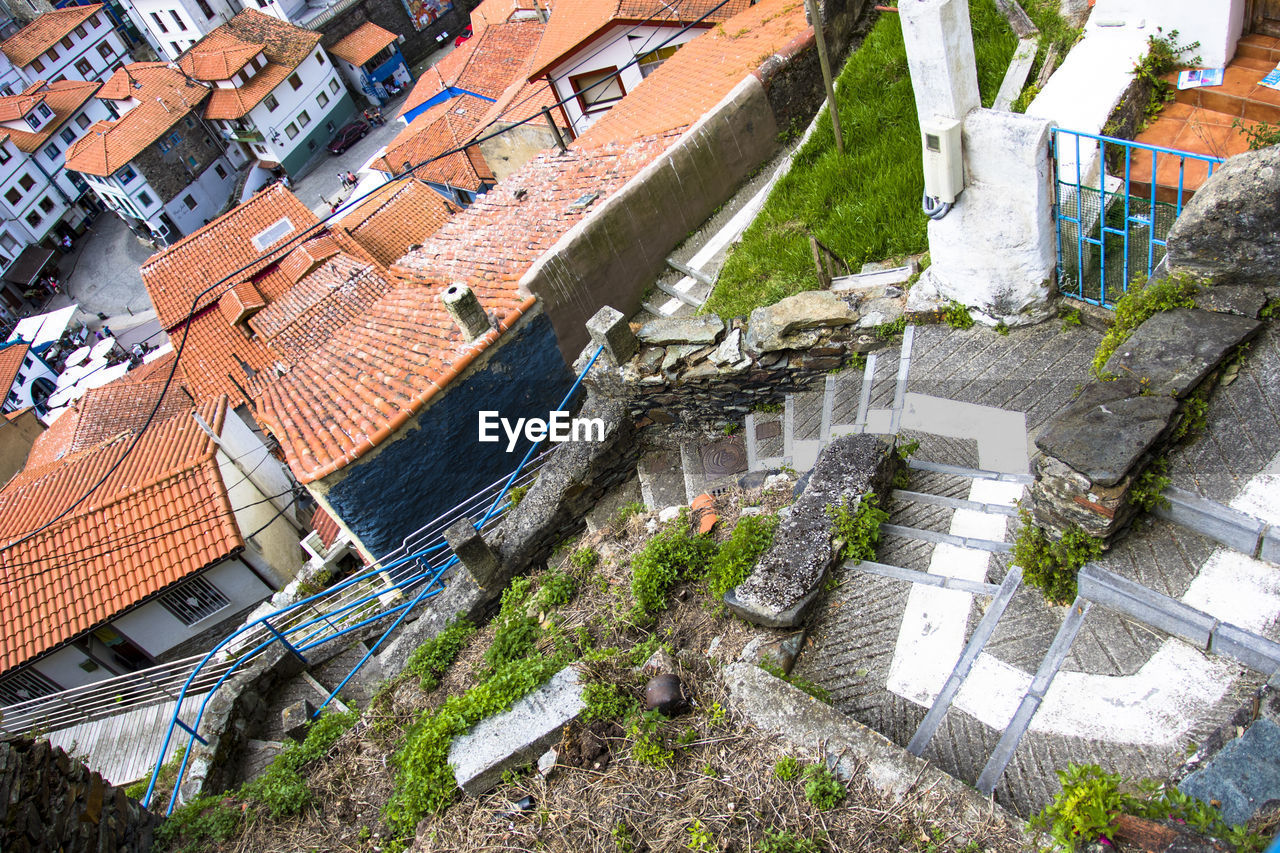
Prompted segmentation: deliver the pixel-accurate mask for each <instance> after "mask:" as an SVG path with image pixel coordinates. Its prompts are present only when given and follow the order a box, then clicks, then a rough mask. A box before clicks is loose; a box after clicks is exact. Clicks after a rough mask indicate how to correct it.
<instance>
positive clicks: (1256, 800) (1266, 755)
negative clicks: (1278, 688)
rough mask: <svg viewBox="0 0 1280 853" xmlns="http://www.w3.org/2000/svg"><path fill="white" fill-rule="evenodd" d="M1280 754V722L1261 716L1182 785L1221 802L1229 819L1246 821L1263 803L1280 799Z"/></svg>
mask: <svg viewBox="0 0 1280 853" xmlns="http://www.w3.org/2000/svg"><path fill="white" fill-rule="evenodd" d="M1278 755H1280V726H1278V725H1276V723H1275V722H1273V721H1272V720H1269V719H1261V720H1257V721H1256V722H1254V723H1253V724H1252V725H1251V726H1249V728H1248V729H1247V730H1246V731H1245V733H1244V735H1243V736H1242V737H1239V738H1237V739H1236V740H1234V741H1232V742H1231V743H1229V744H1227V745H1226V746H1224V747H1223V748H1222V749H1221V751H1219V752H1218V754H1217V755H1215V756H1214V757H1213V758H1212V759H1210V760H1209V762H1208V764H1206V765H1205V766H1204V767H1202V768H1201V769H1199V770H1197V771H1195V772H1194V773H1192V774H1190V775H1189V776H1187V778H1186V779H1183V780H1182V782H1181V784H1179V785H1178V789H1179V790H1181V791H1182V792H1183V793H1184V794H1190V795H1191V796H1193V797H1196V798H1197V799H1200V800H1203V801H1204V802H1206V803H1207V802H1209V801H1210V800H1217V801H1219V802H1221V803H1222V806H1221V811H1222V817H1223V819H1224V820H1225V821H1226V822H1227V823H1229V824H1241V823H1244V822H1246V821H1247V820H1249V819H1250V818H1251V817H1253V815H1254V812H1255V811H1257V809H1258V807H1259V806H1262V805H1263V804H1265V803H1266V802H1267V801H1269V800H1280V761H1277V760H1276V756H1278Z"/></svg>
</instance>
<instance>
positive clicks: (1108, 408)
mask: <svg viewBox="0 0 1280 853" xmlns="http://www.w3.org/2000/svg"><path fill="white" fill-rule="evenodd" d="M1139 391H1140V389H1139V387H1138V383H1137V381H1136V380H1133V379H1119V380H1116V381H1115V382H1094V383H1091V384H1090V385H1087V386H1085V389H1084V391H1082V392H1081V394H1080V396H1079V397H1078V398H1076V400H1075V401H1074V402H1072V403H1071V404H1070V405H1068V406H1067V407H1066V408H1065V409H1063V410H1062V411H1061V412H1059V413H1058V415H1057V416H1055V417H1054V418H1053V419H1052V420H1051V421H1050V422H1049V423H1048V424H1047V425H1046V426H1045V428H1044V430H1043V431H1042V432H1041V433H1040V435H1038V436H1036V447H1038V448H1040V449H1041V450H1042V451H1044V453H1045V454H1046V455H1048V456H1052V457H1053V458H1054V459H1058V460H1061V461H1062V462H1064V463H1066V464H1067V465H1069V466H1070V467H1071V468H1073V469H1075V470H1076V471H1079V472H1080V473H1081V474H1084V475H1085V476H1086V477H1088V478H1089V479H1090V481H1092V482H1093V483H1094V484H1095V485H1099V486H1113V485H1115V484H1116V483H1118V482H1120V480H1122V479H1123V478H1124V476H1125V475H1126V474H1127V473H1128V472H1129V470H1130V469H1131V468H1132V467H1133V465H1134V463H1136V462H1137V461H1138V459H1139V458H1140V457H1141V456H1142V454H1144V453H1146V452H1147V450H1148V448H1150V447H1151V445H1152V444H1154V443H1155V442H1156V440H1157V439H1158V438H1159V437H1160V435H1161V434H1162V433H1163V432H1164V431H1165V429H1166V428H1167V427H1168V425H1169V419H1170V418H1172V417H1173V414H1174V412H1176V411H1177V408H1178V402H1177V401H1176V400H1174V399H1173V398H1172V397H1169V396H1141V395H1140V394H1139Z"/></svg>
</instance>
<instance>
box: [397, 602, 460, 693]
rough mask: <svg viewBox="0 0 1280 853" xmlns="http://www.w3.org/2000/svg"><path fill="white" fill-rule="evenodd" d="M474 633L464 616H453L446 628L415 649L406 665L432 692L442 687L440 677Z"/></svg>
mask: <svg viewBox="0 0 1280 853" xmlns="http://www.w3.org/2000/svg"><path fill="white" fill-rule="evenodd" d="M475 632H476V628H475V626H474V625H472V624H471V623H470V622H469V621H467V618H466V617H465V616H462V615H461V614H460V615H458V616H456V617H454V619H453V620H452V621H451V622H449V624H448V625H446V626H445V629H444V630H443V631H441V632H440V633H439V634H436V635H435V636H434V637H432V638H431V639H430V640H427V641H426V642H425V643H423V644H422V645H420V646H418V648H416V649H414V650H413V654H412V655H410V656H409V661H408V663H407V664H406V665H405V668H406V669H408V670H409V672H411V673H413V674H414V675H416V676H418V678H419V679H420V680H421V683H422V689H423V690H425V691H427V692H428V693H430V692H431V691H432V690H435V689H436V688H437V687H439V686H440V679H441V677H443V676H444V674H445V671H446V670H448V669H449V667H450V666H452V665H453V662H454V661H455V660H457V658H458V654H459V653H460V652H461V651H462V649H463V647H464V646H466V644H467V640H469V639H471V635H472V634H474V633H475Z"/></svg>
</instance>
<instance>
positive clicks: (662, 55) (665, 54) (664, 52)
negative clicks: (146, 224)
mask: <svg viewBox="0 0 1280 853" xmlns="http://www.w3.org/2000/svg"><path fill="white" fill-rule="evenodd" d="M679 49H680V45H678V44H669V45H667V46H666V47H660V48H658V49H657V50H651V51H649V52H648V53H644V54H641V55H640V56H639V57H638V60H637V61H638V62H639V64H640V76H641V77H648V76H649V75H650V74H652V73H653V72H655V71H657V70H658V66H659V65H661V64H662V63H664V62H666V61H667V60H668V59H670V58H671V57H672V55H673V54H675V52H676V51H677V50H679Z"/></svg>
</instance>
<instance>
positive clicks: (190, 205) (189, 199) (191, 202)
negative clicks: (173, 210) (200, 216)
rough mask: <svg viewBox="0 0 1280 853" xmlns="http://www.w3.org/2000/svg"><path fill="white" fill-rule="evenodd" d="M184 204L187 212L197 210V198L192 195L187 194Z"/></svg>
mask: <svg viewBox="0 0 1280 853" xmlns="http://www.w3.org/2000/svg"><path fill="white" fill-rule="evenodd" d="M182 203H183V204H185V205H186V206H187V210H195V209H196V200H195V198H194V197H193V196H192V195H191V193H187V194H186V195H184V196H183V197H182Z"/></svg>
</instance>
